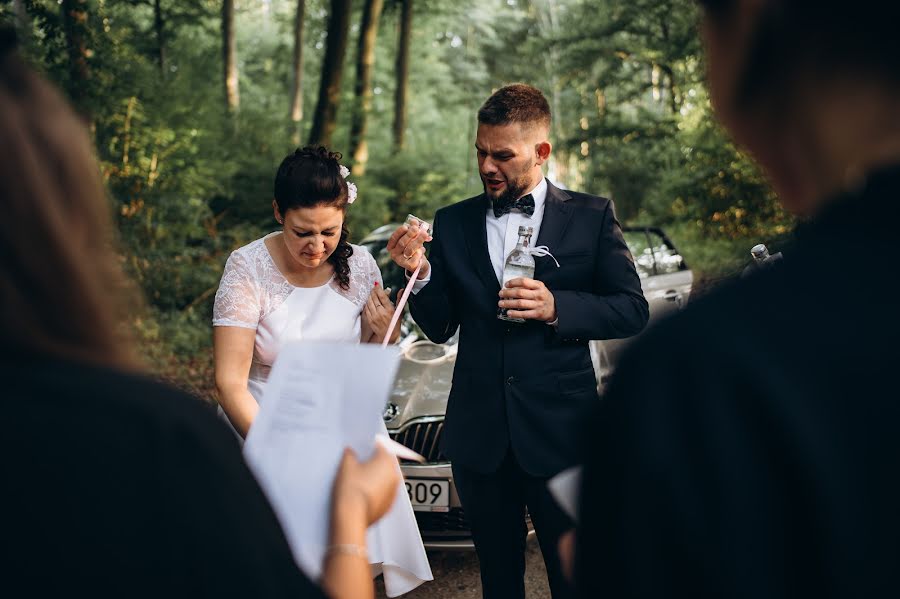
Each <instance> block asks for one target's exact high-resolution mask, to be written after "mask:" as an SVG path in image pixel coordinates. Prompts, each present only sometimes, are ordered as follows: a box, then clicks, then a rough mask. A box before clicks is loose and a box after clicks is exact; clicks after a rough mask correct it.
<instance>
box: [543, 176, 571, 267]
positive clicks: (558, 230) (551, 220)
mask: <svg viewBox="0 0 900 599" xmlns="http://www.w3.org/2000/svg"><path fill="white" fill-rule="evenodd" d="M569 199H571V196H570V195H569V194H567V193H566V192H565V191H563V190H561V189H559V188H558V187H556V186H554V185H553V184H552V183H550V181H547V200H546V203H545V204H544V219H543V220H542V221H541V232H540V234H539V235H538V240H537V243H535V245H536V246H537V245H545V246H547V247H548V248H549V249H550V253H555V252H556V251H557V249H558V248H559V246H560V242H561V241H562V238H563V235H564V234H565V232H566V227H568V225H569V220H570V219H571V218H572V207H571V206H569V204H568V201H569ZM536 262H537V264H536V265H535V275H537V274H538V273H540V272H541V271H543V270H544V269H546V268H548V265H552V266H553V268H556V264H555V263H554V262H553V260H552V259H550V257H549V256H545V257H543V258H536Z"/></svg>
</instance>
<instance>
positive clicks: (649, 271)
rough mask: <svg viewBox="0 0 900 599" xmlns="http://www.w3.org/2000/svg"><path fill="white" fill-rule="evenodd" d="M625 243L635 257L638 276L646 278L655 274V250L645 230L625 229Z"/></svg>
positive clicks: (623, 233)
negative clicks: (651, 246) (651, 247)
mask: <svg viewBox="0 0 900 599" xmlns="http://www.w3.org/2000/svg"><path fill="white" fill-rule="evenodd" d="M622 235H623V236H624V237H625V244H626V245H627V246H628V250H629V251H630V252H631V255H632V256H633V257H634V265H635V267H637V273H638V276H639V277H640V278H642V279H646V278H647V277H649V276H652V275H653V251H652V250H651V249H650V244H649V241H648V239H647V233H646V232H644V231H623V232H622Z"/></svg>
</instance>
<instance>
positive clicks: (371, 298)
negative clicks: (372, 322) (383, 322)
mask: <svg viewBox="0 0 900 599" xmlns="http://www.w3.org/2000/svg"><path fill="white" fill-rule="evenodd" d="M377 301H378V300H377V298H376V295H375V290H374V289H373V290H372V293H370V294H369V299H367V300H366V305H365V306H364V308H375V304H376V303H377Z"/></svg>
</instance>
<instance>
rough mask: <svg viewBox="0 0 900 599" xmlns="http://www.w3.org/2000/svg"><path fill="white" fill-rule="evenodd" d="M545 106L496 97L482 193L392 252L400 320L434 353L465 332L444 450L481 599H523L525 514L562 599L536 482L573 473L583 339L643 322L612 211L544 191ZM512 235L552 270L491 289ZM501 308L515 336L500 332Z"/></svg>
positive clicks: (485, 113)
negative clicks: (528, 236)
mask: <svg viewBox="0 0 900 599" xmlns="http://www.w3.org/2000/svg"><path fill="white" fill-rule="evenodd" d="M549 132H550V106H549V105H548V103H547V100H546V98H544V95H543V94H542V93H541V92H540V91H539V90H538V89H536V88H534V87H532V86H530V85H523V84H514V85H509V86H506V87H503V88H501V89H500V90H498V91H497V92H496V93H494V94H493V95H492V96H491V97H490V98H488V100H487V101H486V102H485V103H484V105H483V106H482V107H481V109H480V110H479V111H478V132H477V137H476V140H475V147H476V149H477V151H478V168H479V172H480V174H481V180H482V182H483V184H484V193H483V194H481V195H479V196H477V197H474V198H470V199H468V200H464V201H462V202H459V203H456V204H453V205H451V206H447V207H446V208H442V209H441V210H438V212H437V214H436V215H435V221H434V241H433V243H432V244H431V251H430V255H429V257H428V258H427V259H426V258H425V256H424V250H423V248H422V244H423V242H424V241H428V240H430V237H429V236H428V235H427V234H426V233H425V232H424V231H420V230H418V229H416V228H410V227H408V226H406V225H404V226H402V227H400V228H399V229H398V230H397V231H395V232H394V234H393V235H392V237H391V239H390V241H389V242H388V251H389V252H390V253H391V257H392V258H393V260H394V261H395V262H396V263H397V264H398V265H399V266H400V267H402V268H405V269H406V270H407V272H409V273H411V272H412V271H413V270H414V269H415V268H416V266H418V265H419V263H420V262H421V264H422V268H421V271H420V273H419V280H418V281H417V282H416V283H415V287H414V292H415V295H414V296H412V298H411V299H410V309H411V310H412V315H413V317H414V318H415V320H416V322H417V323H418V324H419V326H420V327H422V330H423V331H424V332H425V334H426V335H428V337H429V338H430V339H431V340H432V341H434V342H435V343H444V342H445V341H447V339H449V338H450V337H451V336H452V335H453V334H454V333H455V332H456V329H457V327H459V329H460V338H459V353H458V355H457V359H456V368H455V370H454V373H453V386H452V389H451V391H450V397H449V399H448V403H447V413H446V420H445V425H444V432H443V438H442V440H441V449H442V450H443V452H444V454H445V455H447V456H448V457H449V458H450V460H451V462H452V465H453V478H454V483H455V485H456V489H457V491H458V493H459V498H460V501H461V502H462V505H463V509H464V510H465V513H466V518H467V520H468V521H469V524H470V526H471V528H472V536H473V540H474V542H475V549H476V551H477V553H478V560H479V563H480V565H481V582H482V588H483V594H484V597H486V598H491V599H493V598H497V599H510V598H517V597H518V598H524V597H525V586H524V584H525V583H524V573H525V539H526V526H525V510H526V508H527V510H528V512H529V513H530V515H531V519H532V522H533V524H534V527H535V530H536V531H537V536H538V540H539V542H540V545H541V552H542V553H543V556H544V561H545V563H546V565H547V573H548V577H549V582H550V588H551V590H552V593H553V597H554V598H556V599H560V598H563V597H569V596H571V591H570V589H569V588H568V586H567V584H566V581H565V579H564V577H563V575H562V572H561V570H560V565H559V559H558V555H557V541H558V538H559V536H560V535H561V534H562V533H563V532H564V531H566V530H567V529H568V528H569V527H570V526H571V524H572V523H571V522H570V521H569V519H568V518H567V517H566V515H565V514H564V513H563V512H562V511H561V510H560V508H559V507H558V506H557V504H556V503H555V502H554V500H553V499H552V497H551V496H550V494H549V492H548V490H547V487H546V482H547V479H549V478H550V477H552V476H553V475H555V474H557V473H558V472H560V471H561V470H563V469H565V468H567V467H568V466H572V465H573V464H574V463H575V460H576V441H575V440H576V437H577V434H576V433H577V431H578V430H579V428H580V427H579V420H580V418H581V415H582V414H583V413H584V412H585V411H586V410H587V409H589V408H590V407H591V405H592V404H594V403H595V402H597V401H598V397H597V381H596V380H595V378H594V369H593V366H592V363H591V356H590V352H589V350H588V341H589V340H591V339H612V338H618V337H628V336H630V335H634V334H636V333H638V332H640V330H641V329H642V328H643V327H644V325H645V324H646V322H647V314H648V313H647V302H646V301H645V299H644V296H643V294H642V292H641V285H640V280H639V278H638V275H637V273H636V271H635V269H634V262H633V260H632V257H631V254H630V253H629V251H628V248H627V247H626V245H625V241H624V240H623V238H622V232H621V229H620V228H619V223H618V222H617V221H616V216H615V213H614V210H613V205H612V202H611V201H610V200H607V199H605V198H600V197H597V196H591V195H587V194H583V193H575V192H567V191H563V190H561V189H558V188H557V187H555V186H553V185H552V184H551V183H550V182H549V181H547V180H546V179H545V178H544V177H543V174H542V171H541V167H542V165H543V164H544V163H545V162H546V161H547V159H548V158H549V157H550V151H551V145H550V142H549V141H548V136H549ZM520 225H527V226H531V227H533V228H534V237H533V239H536V240H537V242H536V243H534V244H533V245H542V246H547V247H548V248H549V251H550V252H551V253H552V254H553V256H555V258H556V260H558V261H559V267H557V266H556V263H554V261H553V259H552V258H551V257H549V256H544V257H536V258H535V260H536V263H537V265H536V270H535V276H534V279H521V278H520V279H514V280H512V281H510V282H509V284H508V286H507V287H506V288H505V289H501V287H500V283H499V281H500V280H501V279H502V272H503V264H504V262H505V259H506V256H507V255H508V254H509V253H510V251H512V249H513V248H514V247H515V245H516V241H517V239H518V236H517V230H518V227H519V226H520ZM498 308H507V309H508V310H509V312H508V314H509V316H512V317H520V318H524V319H526V322H525V323H523V324H516V323H510V322H507V321H503V320H498V318H497V311H498Z"/></svg>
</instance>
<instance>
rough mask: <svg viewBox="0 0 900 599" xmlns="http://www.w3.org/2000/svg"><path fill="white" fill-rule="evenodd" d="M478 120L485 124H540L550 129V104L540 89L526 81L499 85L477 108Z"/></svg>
mask: <svg viewBox="0 0 900 599" xmlns="http://www.w3.org/2000/svg"><path fill="white" fill-rule="evenodd" d="M478 122H479V123H483V124H485V125H509V124H510V123H521V124H523V125H541V126H543V127H546V128H547V130H548V131H549V129H550V104H549V103H548V102H547V98H545V97H544V94H543V93H541V90H539V89H538V88H536V87H534V86H533V85H528V84H527V83H512V84H510V85H506V86H504V87H501V88H500V89H498V90H497V91H495V92H494V93H493V94H491V97H490V98H488V99H487V100H486V101H485V103H484V104H483V105H482V106H481V108H480V109H479V110H478Z"/></svg>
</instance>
